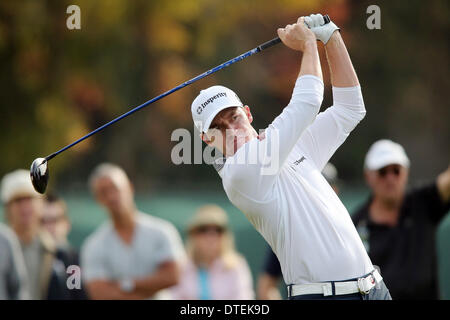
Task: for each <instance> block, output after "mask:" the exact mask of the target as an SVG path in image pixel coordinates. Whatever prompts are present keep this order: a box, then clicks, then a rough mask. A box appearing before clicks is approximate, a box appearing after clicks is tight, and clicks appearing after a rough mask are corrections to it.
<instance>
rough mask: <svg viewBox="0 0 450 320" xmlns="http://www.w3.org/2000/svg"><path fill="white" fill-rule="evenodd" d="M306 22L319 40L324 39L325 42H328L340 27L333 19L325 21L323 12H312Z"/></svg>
mask: <svg viewBox="0 0 450 320" xmlns="http://www.w3.org/2000/svg"><path fill="white" fill-rule="evenodd" d="M305 23H306V25H307V26H308V27H309V28H310V29H311V31H312V32H313V33H314V35H315V36H316V38H317V40H320V41H322V42H323V44H327V42H328V40H330V38H331V36H332V35H333V33H334V32H335V31H336V30H339V27H338V26H337V25H335V24H334V23H333V21H330V22H329V23H325V20H324V18H323V16H322V15H321V14H311V15H309V16H307V17H305Z"/></svg>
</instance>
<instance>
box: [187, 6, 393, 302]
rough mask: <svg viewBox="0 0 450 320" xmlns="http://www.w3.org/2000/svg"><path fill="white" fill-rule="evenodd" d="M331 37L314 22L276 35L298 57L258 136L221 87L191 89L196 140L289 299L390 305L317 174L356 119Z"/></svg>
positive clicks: (340, 48) (348, 78)
mask: <svg viewBox="0 0 450 320" xmlns="http://www.w3.org/2000/svg"><path fill="white" fill-rule="evenodd" d="M305 23H306V24H307V25H308V27H309V28H308V27H306V25H305ZM337 30H338V27H336V25H335V24H334V23H333V22H330V23H328V24H325V23H324V19H323V17H322V16H321V15H311V16H309V17H306V18H303V17H301V18H299V19H298V20H297V23H294V24H292V25H287V26H286V27H285V28H280V29H278V30H277V31H278V35H279V37H280V39H281V41H282V42H283V43H284V44H285V45H286V46H287V47H289V48H291V49H294V50H297V51H301V52H303V55H302V58H301V67H300V72H299V76H298V78H297V80H296V83H295V87H294V91H293V94H292V98H291V101H290V102H289V104H288V105H287V107H286V108H285V109H284V110H283V112H282V113H281V114H280V115H279V116H278V117H277V118H276V119H275V120H274V121H273V122H272V123H271V124H270V125H269V127H268V128H267V129H266V130H265V132H264V134H260V135H258V133H257V132H256V130H255V129H254V128H253V127H252V125H251V122H252V120H253V118H252V115H251V113H250V108H249V107H248V106H246V105H243V104H242V102H241V101H240V99H238V98H237V95H236V94H235V93H234V92H233V91H231V90H229V89H226V88H224V87H219V86H214V87H211V88H208V89H206V90H203V91H201V93H200V94H199V96H198V97H197V98H196V99H195V100H194V101H193V103H192V108H191V111H192V116H193V120H194V122H195V124H196V126H197V128H198V129H199V131H200V132H201V137H202V139H203V141H205V142H206V143H207V144H208V145H210V146H213V147H215V148H216V149H218V150H219V151H220V152H221V153H222V154H223V155H224V157H225V160H224V161H223V163H219V165H218V166H217V168H216V169H218V173H219V175H220V177H221V178H222V184H223V187H224V189H225V192H226V194H227V196H228V198H229V199H230V201H231V202H232V203H233V204H234V205H235V206H236V207H238V208H239V209H240V210H241V211H242V212H243V213H244V214H245V215H246V217H247V218H248V219H249V221H250V222H251V223H252V224H253V226H254V227H255V228H256V229H257V230H258V231H259V232H260V233H261V235H262V236H263V237H264V239H265V240H266V241H267V242H268V243H269V245H270V246H271V248H272V250H273V251H274V253H275V254H276V255H277V257H278V260H279V261H280V265H281V270H282V273H283V278H284V281H285V283H286V284H288V296H289V298H290V299H339V300H340V299H355V300H361V299H367V300H370V299H390V295H389V292H388V290H387V288H386V285H385V284H384V282H383V281H382V278H381V276H380V274H379V273H378V271H376V270H375V269H374V266H373V265H372V263H371V261H370V259H369V257H368V255H367V252H366V250H365V249H364V246H363V244H362V241H361V239H360V238H359V236H358V233H357V232H356V229H355V227H354V225H353V223H352V220H351V218H350V215H349V214H348V212H347V210H346V208H345V206H344V205H343V204H342V202H341V201H340V200H339V198H338V197H337V195H336V193H335V192H334V191H333V189H332V188H331V186H330V185H329V184H328V183H327V181H326V180H325V178H324V177H323V175H322V174H321V171H322V169H323V168H324V166H325V164H326V163H327V162H328V160H329V159H330V158H331V156H332V155H333V154H334V152H335V151H336V149H337V148H338V147H339V146H340V145H341V144H342V143H343V142H344V141H345V139H346V138H347V137H348V135H349V134H350V132H351V131H352V130H353V129H354V128H355V126H356V125H357V124H358V123H359V122H360V121H361V120H362V119H363V118H364V116H365V113H366V110H365V107H364V102H363V98H362V93H361V88H360V85H359V81H358V78H357V76H356V73H355V70H354V69H353V65H352V62H351V60H350V57H349V55H348V52H347V49H346V47H345V44H344V42H343V40H342V38H341V36H340V33H339V32H337ZM317 40H320V41H321V42H323V43H324V44H325V51H326V54H327V60H328V65H329V67H330V74H331V84H332V86H333V100H334V102H333V106H331V107H330V108H328V109H327V110H326V111H324V112H321V113H320V114H319V115H317V113H318V112H319V109H320V105H321V103H322V100H323V90H324V85H323V80H322V70H321V66H320V59H319V54H318V50H317ZM316 116H317V117H316ZM269 153H270V154H269ZM260 156H261V157H262V159H261V157H260ZM267 165H268V167H269V168H268V169H267V168H266V167H267Z"/></svg>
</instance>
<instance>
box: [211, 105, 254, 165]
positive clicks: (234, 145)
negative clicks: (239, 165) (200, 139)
mask: <svg viewBox="0 0 450 320" xmlns="http://www.w3.org/2000/svg"><path fill="white" fill-rule="evenodd" d="M252 120H253V119H252V116H251V113H250V109H249V108H248V107H247V106H245V107H244V108H241V107H231V108H227V109H224V110H222V111H221V112H219V113H218V114H217V116H216V117H215V118H214V120H213V122H212V123H211V125H210V127H209V130H208V132H207V133H206V136H207V139H208V140H209V141H210V143H209V144H211V145H212V146H214V147H216V148H218V149H219V150H220V151H221V152H222V153H223V154H224V155H225V156H226V157H229V156H232V155H234V154H235V153H236V151H237V150H238V149H239V148H240V147H241V146H242V145H243V144H245V143H247V142H248V141H250V140H251V139H253V138H255V137H256V132H255V130H254V129H253V127H252V126H251V124H250V123H251V122H252Z"/></svg>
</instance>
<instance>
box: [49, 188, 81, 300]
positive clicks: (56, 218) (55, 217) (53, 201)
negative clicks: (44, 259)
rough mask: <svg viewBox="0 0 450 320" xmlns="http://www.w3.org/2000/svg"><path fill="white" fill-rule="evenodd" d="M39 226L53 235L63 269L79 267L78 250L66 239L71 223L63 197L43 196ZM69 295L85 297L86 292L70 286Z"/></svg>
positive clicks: (77, 297)
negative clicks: (42, 208)
mask: <svg viewBox="0 0 450 320" xmlns="http://www.w3.org/2000/svg"><path fill="white" fill-rule="evenodd" d="M41 226H42V227H43V228H44V229H45V230H47V231H48V233H49V234H50V235H51V236H52V237H53V240H54V241H55V244H56V247H57V252H56V256H57V257H58V259H59V260H61V261H62V262H63V263H64V267H65V269H66V270H67V268H68V267H69V266H77V267H79V264H80V262H79V254H78V251H77V250H76V249H75V248H74V247H72V246H71V245H70V243H69V240H68V239H67V236H68V234H69V232H70V229H71V223H70V220H69V216H68V215H67V205H66V203H65V202H64V200H63V199H61V198H60V197H58V196H56V195H55V194H48V195H47V196H46V197H45V206H44V210H43V214H42V218H41ZM70 296H71V297H70V298H71V299H74V300H79V299H86V294H85V292H84V289H83V288H82V287H80V288H72V289H71V290H70Z"/></svg>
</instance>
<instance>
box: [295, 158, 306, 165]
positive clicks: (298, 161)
mask: <svg viewBox="0 0 450 320" xmlns="http://www.w3.org/2000/svg"><path fill="white" fill-rule="evenodd" d="M303 160H306V158H305V157H304V156H302V157H301V158H300V159H298V160H295V161H294V164H295V165H296V166H298V165H299V164H300V163H302V161H303Z"/></svg>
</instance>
